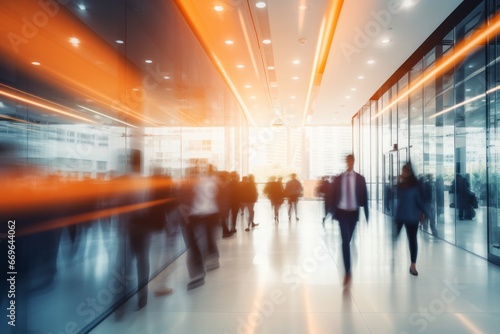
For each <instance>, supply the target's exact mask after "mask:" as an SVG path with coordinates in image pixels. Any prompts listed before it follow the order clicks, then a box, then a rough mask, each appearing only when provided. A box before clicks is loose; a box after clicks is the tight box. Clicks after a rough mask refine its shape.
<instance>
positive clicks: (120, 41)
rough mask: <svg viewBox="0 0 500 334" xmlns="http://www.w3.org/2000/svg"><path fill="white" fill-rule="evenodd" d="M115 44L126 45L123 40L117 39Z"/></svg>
mask: <svg viewBox="0 0 500 334" xmlns="http://www.w3.org/2000/svg"><path fill="white" fill-rule="evenodd" d="M115 42H116V43H118V44H123V43H125V42H124V41H122V40H121V39H117V40H116V41H115Z"/></svg>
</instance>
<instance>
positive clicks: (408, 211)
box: [393, 162, 430, 276]
mask: <svg viewBox="0 0 500 334" xmlns="http://www.w3.org/2000/svg"><path fill="white" fill-rule="evenodd" d="M397 197H398V201H397V208H396V214H395V216H394V219H395V228H396V230H395V233H394V236H393V240H394V241H396V240H397V237H398V236H399V233H400V232H401V228H402V227H403V225H404V226H405V229H406V235H407V237H408V244H409V247H410V274H412V275H414V276H417V275H418V272H417V268H416V263H417V254H418V243H417V232H418V224H419V221H420V218H421V214H422V213H423V214H424V215H425V217H430V213H429V210H428V207H427V205H426V204H425V203H424V201H423V199H422V193H421V190H420V189H419V181H418V179H417V178H416V176H415V175H414V173H413V169H412V167H411V164H410V163H409V162H408V163H406V164H405V165H404V166H403V167H402V169H401V175H400V178H399V182H398V185H397Z"/></svg>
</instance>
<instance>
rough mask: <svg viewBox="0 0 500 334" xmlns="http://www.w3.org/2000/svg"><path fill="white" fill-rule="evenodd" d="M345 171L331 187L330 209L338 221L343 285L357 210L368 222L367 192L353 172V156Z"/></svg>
mask: <svg viewBox="0 0 500 334" xmlns="http://www.w3.org/2000/svg"><path fill="white" fill-rule="evenodd" d="M346 164H347V170H346V171H345V172H344V173H342V174H340V175H339V176H338V177H336V178H335V180H334V182H333V186H332V207H333V210H334V213H335V217H336V218H337V220H338V221H339V225H340V233H341V235H342V255H343V259H344V267H345V276H344V285H347V284H349V283H350V281H351V250H350V242H351V238H352V235H353V234H354V229H355V228H356V223H357V222H358V220H359V208H360V207H361V206H362V207H363V208H364V212H365V217H366V221H367V222H368V191H367V189H366V181H365V178H364V177H363V176H361V175H360V174H358V173H356V172H354V170H353V168H354V155H352V154H349V155H348V156H347V157H346Z"/></svg>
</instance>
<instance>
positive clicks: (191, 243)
mask: <svg viewBox="0 0 500 334" xmlns="http://www.w3.org/2000/svg"><path fill="white" fill-rule="evenodd" d="M217 223H218V215H217V214H212V215H202V216H190V217H189V222H188V223H187V224H184V225H183V231H184V240H185V242H186V246H187V247H188V253H187V267H188V273H189V277H190V278H194V277H197V276H204V275H205V266H204V261H203V258H204V257H205V256H204V255H206V257H207V258H208V257H216V258H217V259H218V258H219V249H218V247H217V239H216V236H215V229H216V227H217ZM203 242H205V243H206V244H205V246H206V249H203V247H202V243H203Z"/></svg>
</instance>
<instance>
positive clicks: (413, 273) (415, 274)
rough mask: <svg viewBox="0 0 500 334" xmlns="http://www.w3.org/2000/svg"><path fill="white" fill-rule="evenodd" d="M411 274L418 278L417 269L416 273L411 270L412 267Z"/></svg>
mask: <svg viewBox="0 0 500 334" xmlns="http://www.w3.org/2000/svg"><path fill="white" fill-rule="evenodd" d="M410 274H412V275H413V276H418V271H417V270H416V269H415V271H413V270H411V267H410Z"/></svg>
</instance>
